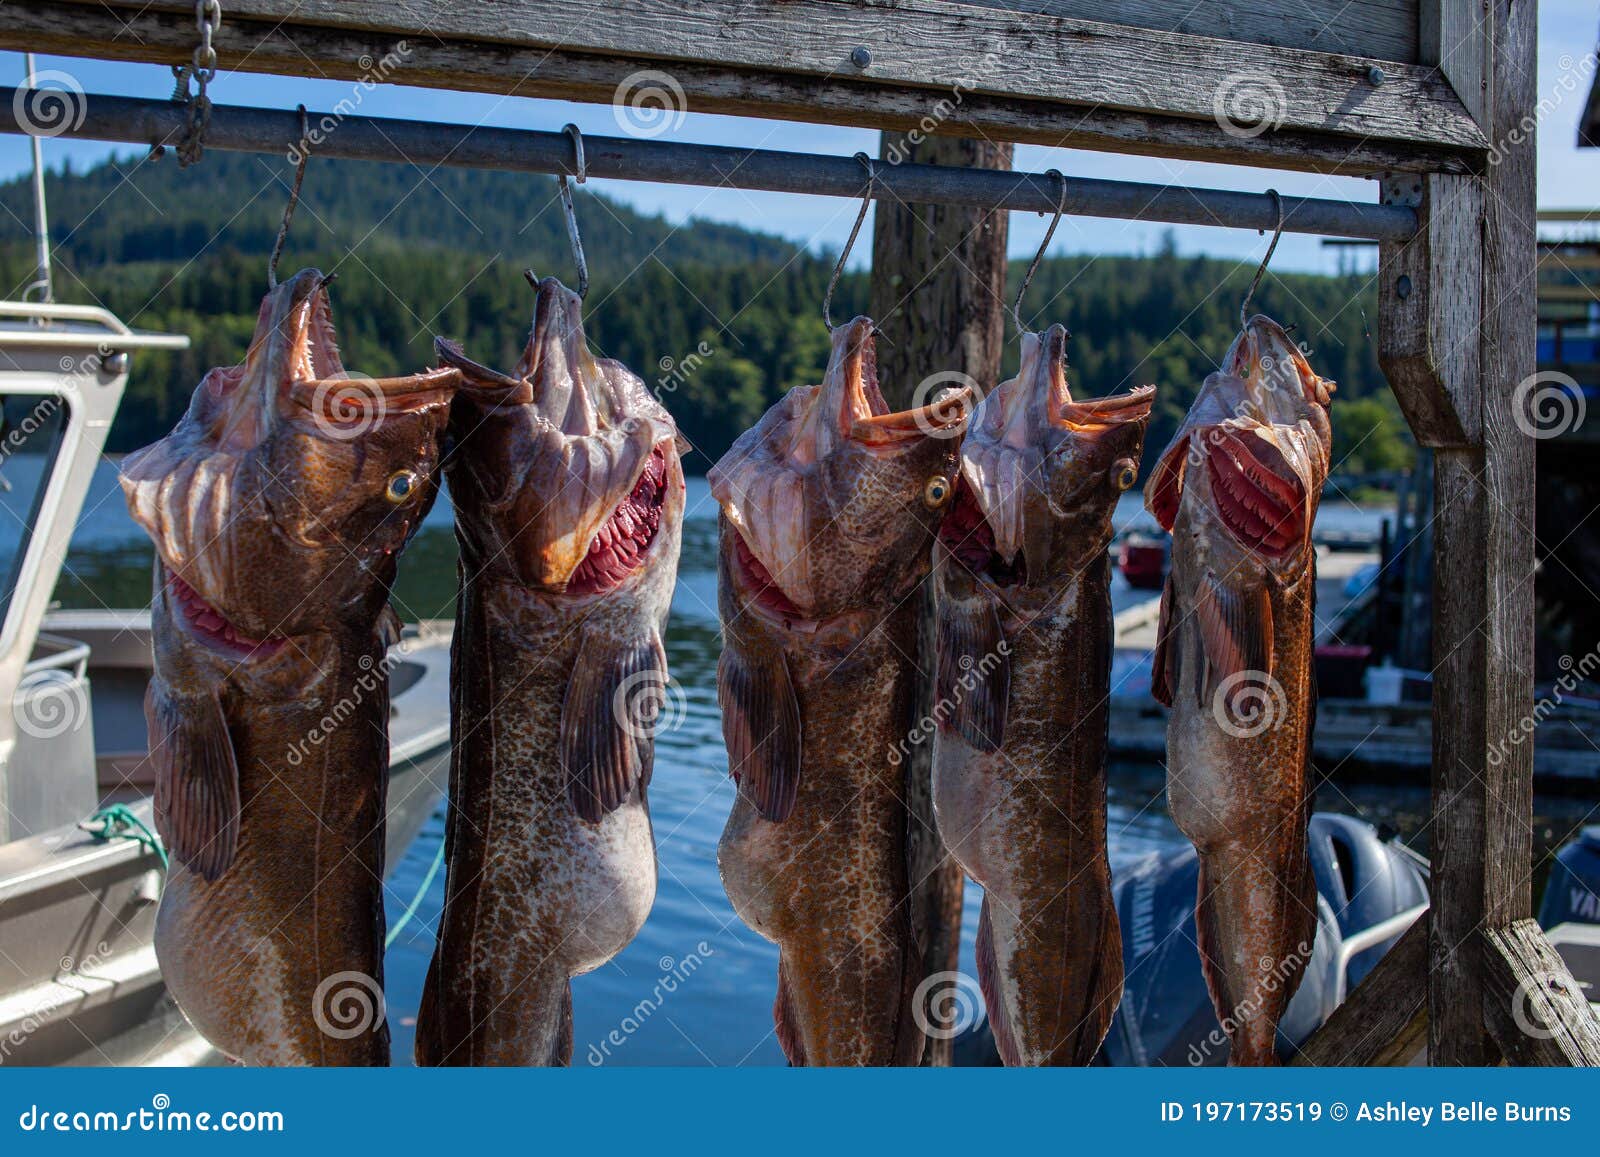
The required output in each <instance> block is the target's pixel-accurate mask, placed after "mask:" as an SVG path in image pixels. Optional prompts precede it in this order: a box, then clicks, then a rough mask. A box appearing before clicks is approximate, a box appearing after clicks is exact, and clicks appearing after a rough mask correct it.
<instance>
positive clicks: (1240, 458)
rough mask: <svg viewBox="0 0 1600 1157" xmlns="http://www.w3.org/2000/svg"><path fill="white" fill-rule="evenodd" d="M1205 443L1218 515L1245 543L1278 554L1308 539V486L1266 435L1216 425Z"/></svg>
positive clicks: (1208, 434)
mask: <svg viewBox="0 0 1600 1157" xmlns="http://www.w3.org/2000/svg"><path fill="white" fill-rule="evenodd" d="M1202 437H1203V438H1204V439H1205V443H1206V455H1205V462H1206V473H1207V477H1208V479H1209V481H1210V483H1211V496H1212V499H1213V501H1214V503H1215V506H1216V509H1217V514H1218V515H1219V516H1220V517H1221V520H1222V522H1223V524H1224V525H1225V526H1226V527H1227V528H1228V530H1229V531H1230V532H1231V533H1232V534H1233V536H1234V537H1235V538H1237V539H1238V540H1239V541H1240V542H1241V543H1243V544H1244V545H1245V546H1248V547H1250V548H1251V549H1253V550H1257V551H1260V552H1262V553H1264V554H1271V555H1280V554H1283V553H1285V552H1287V551H1288V550H1289V549H1290V548H1292V547H1293V546H1294V545H1295V543H1297V542H1299V541H1301V540H1302V539H1303V538H1304V531H1305V517H1304V514H1305V508H1306V494H1305V487H1304V486H1303V485H1302V484H1301V482H1300V480H1299V478H1298V477H1297V476H1296V475H1295V472H1294V470H1293V469H1292V468H1291V467H1290V466H1289V463H1288V462H1287V461H1286V460H1285V459H1284V457H1283V454H1282V453H1281V452H1280V451H1279V450H1278V449H1277V448H1276V447H1275V446H1273V445H1272V444H1271V443H1270V442H1268V441H1266V440H1265V439H1262V438H1254V437H1244V436H1241V435H1239V434H1238V433H1236V432H1235V431H1233V430H1230V429H1228V428H1226V427H1220V426H1219V427H1215V428H1213V429H1212V430H1209V431H1207V432H1206V433H1205V434H1204V435H1202Z"/></svg>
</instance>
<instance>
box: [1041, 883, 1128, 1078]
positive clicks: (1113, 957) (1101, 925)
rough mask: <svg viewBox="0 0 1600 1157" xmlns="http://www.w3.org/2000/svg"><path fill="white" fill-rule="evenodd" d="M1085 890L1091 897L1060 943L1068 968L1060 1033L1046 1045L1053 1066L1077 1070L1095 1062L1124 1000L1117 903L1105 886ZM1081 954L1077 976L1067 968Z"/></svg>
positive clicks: (1077, 913) (1064, 981)
mask: <svg viewBox="0 0 1600 1157" xmlns="http://www.w3.org/2000/svg"><path fill="white" fill-rule="evenodd" d="M1084 891H1092V892H1093V893H1094V895H1093V897H1092V898H1090V897H1084V900H1085V901H1086V903H1085V907H1084V910H1083V911H1081V912H1076V913H1074V914H1073V915H1074V916H1075V918H1072V919H1069V921H1068V922H1067V924H1066V928H1065V935H1064V936H1063V937H1062V939H1061V941H1060V943H1061V949H1062V952H1063V955H1064V964H1065V965H1066V967H1064V969H1063V977H1062V986H1061V1005H1060V1007H1059V1009H1058V1010H1057V1011H1058V1017H1057V1026H1058V1029H1057V1032H1056V1033H1055V1034H1054V1035H1053V1039H1052V1040H1051V1042H1050V1063H1051V1064H1054V1065H1080V1066H1081V1065H1087V1064H1088V1063H1089V1062H1090V1061H1092V1060H1094V1056H1095V1054H1096V1053H1097V1052H1099V1051H1100V1045H1101V1043H1102V1042H1104V1040H1105V1039H1106V1033H1107V1032H1109V1031H1110V1029H1111V1020H1112V1017H1114V1016H1115V1015H1116V1012H1117V1005H1118V1004H1120V1003H1121V1002H1122V980H1123V976H1122V927H1121V923H1120V922H1119V921H1118V919H1117V908H1116V904H1115V903H1113V901H1112V899H1111V893H1110V891H1109V890H1107V889H1105V888H1094V889H1084ZM1074 902H1075V903H1076V900H1075V901H1074ZM1090 945H1092V946H1093V947H1092V949H1090V948H1089V947H1088V946H1090ZM1080 946H1081V947H1080ZM1080 950H1081V951H1084V955H1085V956H1086V958H1087V959H1086V960H1085V962H1084V964H1083V965H1082V970H1081V972H1080V971H1079V970H1078V969H1076V968H1073V967H1072V966H1071V965H1072V962H1073V957H1074V955H1075V954H1076V953H1077V952H1078V951H1080Z"/></svg>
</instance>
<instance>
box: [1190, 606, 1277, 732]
mask: <svg viewBox="0 0 1600 1157" xmlns="http://www.w3.org/2000/svg"><path fill="white" fill-rule="evenodd" d="M1195 616H1196V619H1197V620H1198V622H1199V625H1200V640H1201V645H1202V646H1203V647H1204V648H1205V656H1206V678H1205V680H1204V683H1205V687H1204V690H1203V695H1204V697H1205V698H1206V699H1209V698H1210V697H1211V695H1212V694H1213V693H1215V691H1216V689H1217V688H1218V687H1219V686H1223V685H1226V686H1227V687H1228V688H1229V690H1230V694H1234V693H1237V691H1239V690H1240V689H1242V688H1243V686H1244V685H1245V683H1246V682H1247V681H1248V680H1247V679H1245V678H1241V677H1240V676H1243V675H1244V674H1245V673H1246V672H1255V674H1254V675H1252V676H1251V677H1250V678H1252V679H1255V680H1263V679H1266V678H1267V677H1268V676H1269V675H1270V674H1271V672H1272V599H1271V597H1270V596H1269V595H1268V593H1267V588H1266V587H1264V586H1253V587H1233V586H1225V585H1223V584H1221V583H1218V582H1217V581H1216V580H1215V579H1214V578H1211V577H1210V576H1207V578H1206V580H1205V581H1204V582H1202V583H1201V584H1200V591H1199V598H1198V605H1197V606H1196V608H1195ZM1229 706H1230V707H1232V706H1233V704H1231V703H1230V704H1229Z"/></svg>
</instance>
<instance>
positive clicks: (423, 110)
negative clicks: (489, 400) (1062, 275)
mask: <svg viewBox="0 0 1600 1157" xmlns="http://www.w3.org/2000/svg"><path fill="white" fill-rule="evenodd" d="M1539 20H1540V29H1539V91H1540V95H1541V97H1550V98H1553V99H1557V103H1556V105H1555V107H1554V109H1553V111H1552V112H1551V113H1550V114H1549V115H1548V116H1547V117H1546V118H1545V119H1544V120H1543V121H1542V122H1541V123H1540V126H1539V133H1540V143H1539V202H1540V205H1541V206H1543V207H1570V206H1582V205H1589V206H1593V205H1594V204H1595V203H1596V202H1597V201H1600V150H1596V149H1591V150H1585V151H1582V152H1580V151H1579V150H1578V149H1577V148H1576V147H1575V145H1574V140H1575V138H1576V133H1577V121H1578V116H1579V113H1580V111H1581V108H1582V103H1583V97H1584V95H1585V94H1587V91H1588V78H1589V76H1590V75H1592V71H1590V72H1585V73H1584V75H1583V78H1582V84H1581V85H1580V86H1579V87H1580V91H1579V92H1578V93H1577V94H1576V95H1571V96H1568V95H1566V94H1565V91H1564V88H1563V86H1562V78H1563V75H1566V76H1567V77H1568V78H1569V80H1568V84H1569V85H1570V77H1571V75H1572V73H1573V72H1574V70H1575V69H1577V68H1580V67H1581V66H1582V65H1583V63H1584V57H1585V56H1592V54H1593V53H1594V51H1595V44H1596V38H1597V33H1600V0H1542V2H1541V3H1540V5H1539ZM38 67H39V68H40V69H41V70H45V69H58V70H61V71H63V72H67V73H69V74H71V75H72V76H73V77H75V78H76V79H77V81H78V82H79V83H80V84H81V85H82V86H83V88H84V89H85V90H87V91H88V92H89V93H91V94H93V93H96V92H104V93H114V94H119V95H127V96H150V97H165V96H167V95H169V93H170V92H171V88H172V80H171V74H170V72H169V71H168V70H167V68H165V67H164V66H150V65H134V64H120V63H113V62H107V61H91V60H77V59H70V58H65V57H40V58H39V61H38ZM22 75H23V63H22V57H21V56H20V55H19V54H16V53H0V76H4V77H6V78H7V83H13V84H14V83H19V82H20V80H21V77H22ZM349 91H350V85H349V84H348V83H347V82H344V81H309V80H298V79H294V78H285V77H269V76H260V75H255V74H250V73H225V74H223V75H221V76H219V77H218V79H217V80H216V82H215V84H214V87H213V89H212V93H213V98H214V99H215V100H216V101H217V102H218V103H219V104H254V105H264V106H268V107H279V108H293V107H294V106H295V105H296V104H298V103H302V102H303V103H305V104H306V105H307V106H309V107H311V108H313V109H316V108H319V107H331V106H332V105H334V104H336V103H337V102H338V101H339V100H340V99H341V98H343V97H345V96H347V95H348V94H349ZM361 111H362V112H363V113H364V114H367V115H372V116H393V117H415V118H418V119H427V120H436V121H451V122H461V123H466V124H492V125H504V126H511V127H517V126H521V127H528V128H547V129H553V128H559V127H560V126H561V125H562V124H564V123H566V122H568V121H572V122H575V123H576V124H577V125H578V126H579V127H580V128H581V129H582V130H583V131H584V132H586V133H594V134H597V135H615V134H616V133H617V131H618V130H617V124H616V121H615V119H614V117H613V113H612V109H611V108H610V106H608V105H584V104H571V103H567V102H564V101H547V100H531V99H526V98H518V97H511V98H502V97H493V96H483V95H478V94H471V93H453V92H428V91H422V90H418V89H410V88H401V87H395V86H385V87H383V88H381V89H379V90H377V91H376V92H373V93H371V94H369V95H367V96H366V98H365V100H364V101H363V105H362V109H361ZM672 136H673V139H677V140H689V141H701V142H706V143H713V144H727V145H747V146H756V147H766V148H779V149H789V150H795V151H804V152H816V153H834V154H840V155H844V156H848V155H850V154H852V153H854V152H856V151H858V150H863V149H865V150H867V151H869V152H874V153H875V152H876V142H877V134H876V133H875V132H872V131H868V130H863V129H848V128H836V127H831V126H825V125H804V124H794V123H789V122H780V121H764V120H756V119H752V118H746V117H722V116H707V115H701V114H696V113H694V112H693V111H692V105H691V111H690V113H689V114H688V116H687V117H685V118H684V121H683V123H682V124H681V126H679V127H678V128H677V129H676V130H674V132H673V134H672ZM119 148H120V149H121V150H122V151H124V152H125V151H127V149H126V146H109V145H102V144H98V143H94V142H87V141H82V142H80V141H63V140H48V141H46V142H45V151H46V163H47V164H57V163H59V162H60V161H61V160H62V159H63V158H64V157H68V156H70V157H71V158H72V159H73V162H74V164H87V163H90V162H92V161H95V160H98V159H99V158H101V157H104V156H105V155H107V154H108V153H110V152H112V151H114V150H115V149H119ZM29 164H30V161H29V154H28V147H27V142H26V140H25V139H24V138H21V137H17V136H3V137H0V175H4V176H7V177H9V176H14V175H16V174H18V173H21V172H24V171H26V169H27V168H28V166H29ZM1017 167H1018V168H1025V169H1030V170H1033V171H1042V170H1044V169H1048V168H1051V167H1056V168H1059V169H1061V170H1062V171H1063V172H1066V173H1071V174H1077V175H1082V176H1092V177H1108V178H1118V179H1123V180H1135V181H1150V182H1156V183H1162V184H1190V185H1205V186H1211V187H1217V188H1234V189H1248V190H1261V189H1265V188H1267V187H1268V186H1272V187H1275V188H1277V189H1278V190H1279V191H1280V192H1283V193H1291V194H1303V195H1307V196H1317V197H1334V198H1346V199H1350V200H1369V199H1371V198H1372V197H1373V196H1374V191H1373V186H1372V185H1371V183H1370V182H1367V181H1364V180H1359V179H1353V178H1337V177H1323V176H1318V175H1315V174H1305V173H1287V172H1277V171H1271V172H1268V171H1261V170H1250V169H1243V168H1238V167H1234V166H1228V165H1214V164H1201V163H1196V162H1184V161H1164V160H1160V159H1156V158H1150V157H1124V156H1116V155H1113V154H1109V153H1092V152H1082V151H1077V150H1069V149H1046V148H1041V147H1037V146H1022V147H1021V148H1019V149H1018V150H1017ZM592 184H593V187H594V188H595V189H597V190H599V191H603V192H605V193H607V194H609V195H611V196H612V197H615V198H617V199H618V200H621V201H625V202H627V203H629V204H631V205H634V206H636V207H637V208H639V209H640V210H642V211H644V212H648V213H657V212H659V213H662V214H664V215H665V216H666V217H667V218H668V219H669V220H672V221H674V222H682V221H685V220H687V219H689V218H691V217H705V218H709V219H712V220H717V221H728V222H735V223H739V224H743V225H748V226H751V227H754V228H760V229H763V230H767V231H771V232H775V233H779V234H782V235H783V236H786V237H789V238H791V239H793V240H795V241H799V242H803V243H805V244H808V245H811V246H813V247H834V246H838V245H840V244H842V243H843V242H844V239H845V237H846V236H847V235H848V233H849V230H850V224H851V222H852V220H853V219H854V216H855V208H856V206H855V203H854V202H850V201H844V200H840V199H838V198H829V197H805V196H796V195H792V194H780V193H755V192H746V191H742V190H731V189H701V188H695V187H689V186H678V185H655V184H642V183H634V182H623V181H599V180H597V181H594V182H593V183H592ZM1044 228H1045V221H1044V219H1043V218H1040V217H1036V216H1034V215H1032V214H1015V215H1013V217H1012V223H1011V248H1012V252H1013V254H1014V255H1017V256H1027V255H1029V254H1031V253H1032V252H1033V250H1034V248H1035V247H1036V246H1037V245H1038V243H1039V241H1040V239H1041V238H1042V237H1043V234H1044ZM1168 228H1169V227H1168V226H1165V225H1158V224H1148V225H1147V224H1142V223H1139V222H1132V221H1107V220H1101V219H1096V218H1070V217H1069V218H1067V219H1065V220H1064V221H1063V222H1062V224H1061V227H1060V229H1059V230H1057V232H1056V236H1055V239H1054V241H1053V242H1052V244H1051V252H1052V253H1139V252H1146V251H1149V250H1151V249H1152V248H1154V246H1155V245H1156V244H1157V243H1158V241H1159V240H1160V238H1161V236H1162V234H1163V233H1164V232H1165V231H1166V230H1167V229H1168ZM1172 228H1174V229H1175V230H1176V233H1177V238H1178V245H1179V248H1180V250H1181V251H1182V252H1185V253H1194V252H1203V253H1209V254H1214V255H1218V256H1225V257H1237V258H1240V259H1246V258H1250V257H1252V256H1259V254H1260V252H1261V248H1262V244H1263V242H1262V241H1261V240H1260V238H1258V237H1257V236H1256V234H1255V233H1254V232H1251V231H1246V230H1228V229H1211V228H1204V227H1200V226H1176V227H1172ZM863 259H864V258H863V256H862V254H861V253H860V252H858V254H857V256H856V258H855V263H857V264H859V263H860V261H861V260H863ZM1336 263H1337V256H1336V255H1335V254H1334V253H1332V252H1330V251H1329V250H1326V249H1324V248H1323V247H1322V245H1321V244H1320V242H1319V241H1318V239H1317V238H1314V237H1300V236H1292V235H1291V236H1286V237H1285V238H1284V239H1283V242H1282V244H1281V245H1280V246H1279V249H1278V253H1277V256H1276V257H1275V258H1274V266H1275V267H1276V268H1283V269H1307V270H1328V271H1331V270H1332V269H1334V268H1335V266H1336Z"/></svg>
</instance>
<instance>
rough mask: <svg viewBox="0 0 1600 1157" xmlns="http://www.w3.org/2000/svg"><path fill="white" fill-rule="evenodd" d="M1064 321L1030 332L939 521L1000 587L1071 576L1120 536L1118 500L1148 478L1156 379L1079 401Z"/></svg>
mask: <svg viewBox="0 0 1600 1157" xmlns="http://www.w3.org/2000/svg"><path fill="white" fill-rule="evenodd" d="M1067 336H1068V335H1067V331H1066V329H1065V328H1063V327H1062V326H1059V325H1055V326H1051V327H1050V328H1049V329H1048V330H1046V331H1045V332H1044V333H1043V334H1036V333H1030V334H1025V335H1024V336H1023V339H1022V363H1021V366H1020V368H1019V369H1018V371H1017V376H1016V377H1014V378H1011V379H1009V380H1007V381H1005V382H1002V383H1001V384H1000V385H999V386H997V387H995V389H994V390H992V391H990V393H989V394H988V396H987V397H985V398H984V399H983V401H982V402H981V403H979V405H978V408H977V410H976V411H975V412H974V414H973V416H972V423H971V426H970V427H969V429H968V431H967V437H966V441H965V443H964V444H963V446H962V451H961V477H960V480H959V482H958V484H957V487H956V495H955V500H954V504H953V508H952V510H951V513H950V515H949V517H948V518H946V519H945V521H944V524H943V525H942V526H941V527H940V530H939V539H940V541H941V543H943V545H944V547H945V548H946V549H947V550H948V551H949V552H950V554H951V555H952V557H954V558H955V559H956V560H958V561H959V562H961V563H962V564H964V565H965V566H966V567H967V569H968V570H970V571H971V572H972V573H973V574H975V575H977V576H979V577H980V578H982V579H985V580H987V581H990V582H993V583H995V584H997V585H1000V586H1011V585H1016V584H1026V585H1029V586H1035V587H1042V586H1045V585H1047V584H1055V583H1059V582H1063V581H1067V580H1069V579H1070V578H1071V577H1073V576H1075V575H1077V574H1078V573H1080V572H1081V571H1082V570H1083V568H1084V567H1085V566H1086V565H1087V564H1088V563H1090V562H1092V561H1093V560H1094V559H1095V558H1096V557H1099V556H1101V555H1103V554H1104V553H1105V550H1106V547H1107V546H1108V545H1109V543H1110V541H1111V514H1112V510H1113V509H1114V508H1115V507H1116V504H1117V499H1118V498H1120V497H1121V496H1122V494H1123V493H1124V492H1125V491H1127V490H1128V489H1130V488H1131V487H1132V486H1133V485H1134V484H1135V483H1136V482H1137V481H1138V478H1139V456H1140V454H1141V452H1142V451H1143V448H1144V432H1145V427H1146V426H1147V425H1149V422H1150V407H1151V404H1152V403H1153V401H1154V400H1155V388H1154V387H1153V386H1142V387H1140V388H1139V389H1136V390H1133V391H1131V392H1129V393H1127V394H1120V395H1116V396H1113V397H1107V398H1096V399H1092V400H1088V401H1081V402H1080V401H1074V400H1073V397H1072V391H1071V390H1070V388H1069V387H1068V385H1067V373H1066V343H1067Z"/></svg>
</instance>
